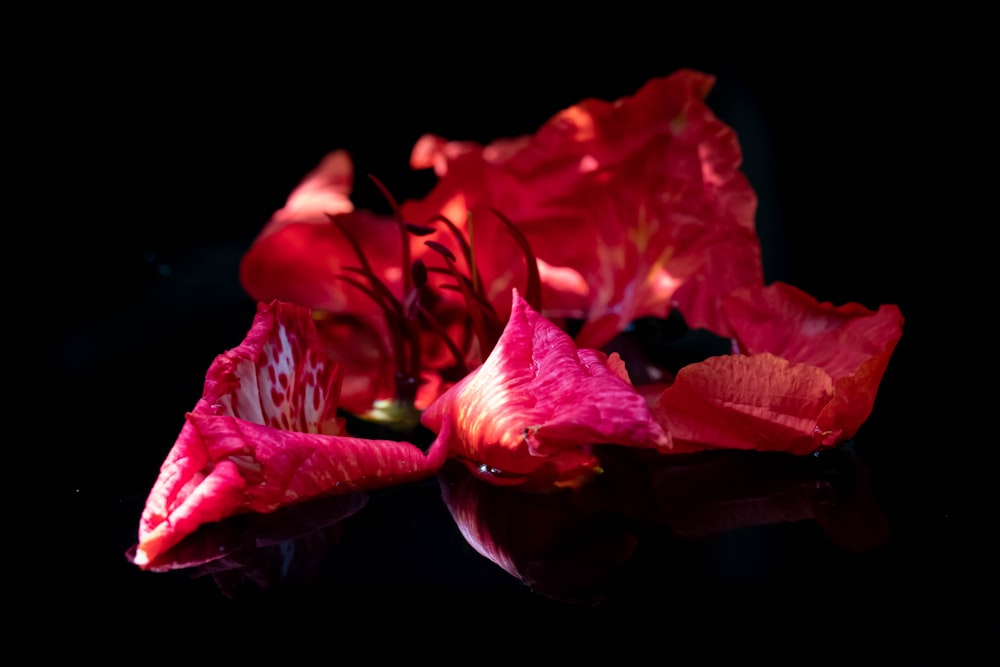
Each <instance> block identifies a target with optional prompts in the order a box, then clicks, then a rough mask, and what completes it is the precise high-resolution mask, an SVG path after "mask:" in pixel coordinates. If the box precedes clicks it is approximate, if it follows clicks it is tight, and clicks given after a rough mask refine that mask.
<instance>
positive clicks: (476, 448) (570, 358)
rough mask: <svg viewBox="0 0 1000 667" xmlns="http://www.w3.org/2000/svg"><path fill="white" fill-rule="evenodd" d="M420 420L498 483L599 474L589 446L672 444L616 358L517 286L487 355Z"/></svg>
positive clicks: (569, 480) (570, 480) (571, 480)
mask: <svg viewBox="0 0 1000 667" xmlns="http://www.w3.org/2000/svg"><path fill="white" fill-rule="evenodd" d="M421 420H422V422H423V424H424V425H425V426H427V427H428V428H429V429H431V430H432V431H434V432H435V433H438V434H439V441H440V440H441V439H447V440H449V449H450V455H451V456H453V457H456V458H459V459H461V460H462V461H463V462H465V463H466V464H467V465H468V466H469V468H470V470H472V472H474V473H476V474H477V475H478V476H480V477H483V478H485V479H487V480H489V481H491V482H492V483H495V484H529V485H535V484H539V485H547V484H550V483H554V484H556V485H557V486H570V485H575V484H578V483H580V482H582V481H585V480H586V479H588V478H589V477H590V476H591V475H592V474H593V473H594V472H595V471H598V470H599V466H600V462H599V461H598V459H597V457H596V456H594V454H593V451H592V446H593V445H594V444H599V443H607V444H615V445H625V446H632V447H655V448H658V449H661V450H666V449H668V448H669V446H670V442H669V438H668V436H667V435H666V434H665V433H664V432H663V430H662V429H661V428H660V426H659V425H658V424H657V423H656V422H655V421H654V420H653V418H652V415H651V414H650V412H649V408H648V407H647V405H646V401H645V399H643V397H642V396H640V395H639V394H638V393H636V391H635V389H633V387H632V383H631V382H630V381H629V379H628V373H627V372H626V371H625V365H624V364H623V363H622V361H621V359H620V358H619V357H618V355H617V354H613V355H611V356H607V355H605V354H604V353H602V352H599V351H597V350H590V349H577V347H576V345H575V344H574V343H573V340H572V338H570V336H569V335H568V334H566V333H565V332H564V331H562V330H560V329H559V328H558V327H557V326H556V325H554V324H553V323H551V322H549V321H548V320H546V319H545V318H544V317H542V316H541V315H539V314H538V313H537V312H536V311H534V310H533V309H532V308H531V307H530V306H529V305H528V304H527V303H526V302H525V301H524V299H522V298H521V296H520V295H519V294H518V292H517V290H516V289H515V290H514V291H513V301H512V307H511V315H510V319H509V321H508V322H507V326H506V328H505V329H504V331H503V334H502V335H501V337H500V340H499V342H498V343H497V345H496V347H495V348H494V349H493V351H492V353H490V356H489V357H488V358H487V359H486V361H485V362H484V363H483V365H482V366H480V367H479V368H477V369H476V370H474V371H473V372H472V373H470V374H469V375H468V376H466V377H465V378H464V379H462V380H461V381H460V382H458V383H457V384H455V385H454V386H453V387H452V388H451V389H449V390H448V391H447V392H446V393H445V394H444V395H442V396H441V398H439V399H438V400H437V401H435V402H434V403H433V404H432V405H431V406H430V407H429V408H428V409H427V410H426V411H425V412H424V414H423V416H422V418H421Z"/></svg>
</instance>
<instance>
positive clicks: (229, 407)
mask: <svg viewBox="0 0 1000 667" xmlns="http://www.w3.org/2000/svg"><path fill="white" fill-rule="evenodd" d="M340 381H341V371H340V369H339V367H338V366H337V365H336V364H334V363H331V362H330V361H329V360H328V358H327V357H326V354H325V352H324V351H323V349H322V347H321V346H320V343H319V339H318V337H317V334H316V331H315V329H314V327H313V324H312V319H311V318H310V315H309V311H308V310H307V309H305V308H301V307H299V306H294V305H292V304H285V303H281V302H273V303H271V304H269V305H265V304H261V305H260V306H259V307H258V312H257V316H256V317H255V319H254V322H253V326H252V327H251V329H250V331H249V333H248V334H247V336H246V338H245V339H244V341H243V343H242V344H241V345H239V346H238V347H236V348H234V349H232V350H230V351H229V352H226V353H225V354H222V355H220V356H218V357H217V358H216V359H215V361H214V362H213V363H212V365H211V367H210V368H209V369H208V374H207V377H206V379H205V388H204V392H203V396H202V398H201V399H200V400H199V401H198V403H197V405H196V406H195V408H194V410H192V411H191V412H190V413H188V415H187V420H186V422H185V424H184V427H183V428H182V429H181V433H180V435H179V436H178V438H177V441H176V443H175V444H174V446H173V448H172V449H171V450H170V453H169V454H168V455H167V458H166V460H165V461H164V462H163V465H162V467H161V468H160V474H159V477H158V478H157V480H156V482H155V484H154V485H153V488H152V490H151V491H150V494H149V497H148V498H147V500H146V505H145V508H144V509H143V513H142V517H141V519H140V523H139V545H138V548H137V551H136V556H135V559H134V562H135V563H136V564H137V565H139V566H140V567H144V566H146V565H148V564H149V563H151V562H152V561H153V560H154V559H155V558H156V557H157V556H158V555H159V554H161V553H163V552H164V551H166V550H167V549H169V548H170V547H171V546H173V545H175V544H177V543H178V542H179V541H180V540H181V539H183V538H184V537H186V536H187V535H190V534H191V533H192V532H194V530H195V529H196V528H198V527H199V526H200V525H202V524H206V523H210V522H214V521H218V520H220V519H223V518H226V517H228V516H231V515H234V514H238V513H241V512H270V511H273V510H275V509H277V508H278V507H281V506H285V505H289V504H291V503H295V502H297V501H300V500H304V499H307V498H313V497H317V496H322V495H327V494H339V493H350V492H354V491H359V490H369V489H374V488H378V487H382V486H387V485H391V484H397V483H404V482H407V481H410V480H415V479H419V478H423V477H426V476H429V475H431V474H433V473H434V472H435V471H436V470H437V468H439V467H440V466H441V464H442V463H443V462H444V459H445V455H446V450H445V449H444V447H443V445H442V444H436V445H433V446H432V448H431V450H430V451H429V452H428V453H427V454H424V452H422V451H421V450H420V449H419V448H418V447H416V446H414V445H412V444H409V443H406V442H397V441H392V440H364V439H361V438H352V437H348V436H347V435H345V434H344V433H343V423H342V421H341V420H340V419H338V417H337V412H336V411H337V394H338V391H339V388H340Z"/></svg>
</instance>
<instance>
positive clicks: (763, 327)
mask: <svg viewBox="0 0 1000 667" xmlns="http://www.w3.org/2000/svg"><path fill="white" fill-rule="evenodd" d="M724 311H725V313H726V314H727V317H728V318H729V322H730V326H731V327H732V330H733V331H734V332H735V333H736V337H737V339H736V340H737V345H738V347H739V349H740V350H741V351H743V352H745V354H739V355H734V356H722V357H711V358H709V359H706V360H705V361H703V362H700V363H697V364H692V365H689V366H686V367H684V368H682V369H681V370H680V371H679V372H678V373H677V378H676V380H675V382H674V383H673V385H672V386H671V387H669V388H668V389H667V390H665V391H664V392H663V393H662V395H661V396H660V397H659V399H658V400H657V402H656V405H655V409H654V413H655V415H656V418H657V420H658V421H659V422H660V423H661V424H662V425H663V426H664V428H666V429H667V430H668V431H669V432H670V433H671V435H672V436H673V438H674V442H675V445H676V449H675V451H694V450H699V449H710V448H736V449H759V450H773V451H786V452H791V453H794V454H808V453H810V452H813V451H815V450H816V449H819V448H822V447H829V446H832V445H836V444H838V443H840V442H843V441H845V440H848V439H850V438H852V437H854V435H855V434H856V433H857V431H858V429H859V428H860V427H861V425H862V424H863V423H864V421H865V420H866V419H867V418H868V416H869V415H870V414H871V411H872V407H873V405H874V402H875V396H876V393H877V391H878V386H879V384H880V382H881V380H882V377H883V375H884V373H885V370H886V368H887V366H888V363H889V359H890V357H891V356H892V352H893V350H894V349H895V347H896V344H897V342H898V341H899V339H900V337H901V335H902V326H903V317H902V314H901V313H900V311H899V308H898V307H897V306H895V305H883V306H880V307H879V309H878V310H877V311H872V310H869V309H868V308H865V307H864V306H862V305H860V304H856V303H849V304H845V305H842V306H837V307H835V306H833V305H832V304H830V303H820V302H819V301H817V300H816V299H815V298H814V297H812V296H810V295H809V294H806V293H805V292H803V291H802V290H799V289H797V288H795V287H792V286H790V285H786V284H783V283H775V284H773V285H770V286H768V287H766V288H760V289H745V290H738V291H737V292H735V293H734V294H733V295H732V296H731V297H730V298H728V299H727V300H726V301H725V303H724Z"/></svg>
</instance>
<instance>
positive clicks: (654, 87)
mask: <svg viewBox="0 0 1000 667" xmlns="http://www.w3.org/2000/svg"><path fill="white" fill-rule="evenodd" d="M713 83H714V79H713V78H712V77H710V76H707V75H704V74H701V73H699V72H694V71H691V70H681V71H679V72H676V73H674V74H673V75H671V76H668V77H665V78H660V79H653V80H651V81H649V82H648V83H647V84H646V85H645V86H643V88H642V89H640V90H639V91H638V92H637V93H636V94H635V95H633V96H631V97H623V98H622V99H620V100H617V101H616V102H614V103H609V102H604V101H600V100H594V99H588V100H584V101H582V102H580V103H579V104H577V105H574V106H572V107H570V108H568V109H565V110H563V111H561V112H559V113H558V114H556V115H555V116H553V117H552V118H551V119H550V120H549V121H547V122H546V123H545V124H544V125H543V126H542V127H541V128H540V129H539V130H538V132H537V133H535V134H534V135H533V136H529V137H520V138H517V139H504V140H499V141H496V142H493V143H491V144H490V145H488V146H486V147H484V148H479V149H478V150H477V148H476V147H475V146H474V145H472V144H468V143H456V142H444V141H443V140H442V139H440V138H437V137H424V138H423V139H421V141H420V142H418V145H417V146H416V147H415V148H414V154H413V157H412V164H413V165H414V166H418V167H423V166H431V165H433V166H434V168H435V171H436V173H437V174H438V176H439V177H440V178H441V180H440V182H439V183H438V185H437V186H436V187H435V188H434V190H433V191H432V192H431V193H430V195H428V197H427V198H426V199H424V200H423V201H421V202H410V203H408V205H407V206H406V207H405V210H406V211H407V215H408V216H411V217H413V218H414V219H415V220H416V221H417V222H420V221H422V220H427V219H430V218H431V217H433V216H434V215H435V214H438V213H443V214H444V215H446V216H448V217H449V218H451V219H452V220H453V221H455V222H463V221H464V220H465V216H466V211H467V210H471V211H472V214H473V218H474V219H475V220H477V221H482V220H489V214H488V213H487V212H486V211H487V209H488V208H491V207H492V208H495V209H498V210H500V211H502V212H503V213H504V215H506V216H507V217H508V218H510V219H511V220H512V221H513V222H514V223H515V224H517V225H518V226H519V228H520V229H521V230H522V231H523V232H524V234H525V235H526V236H527V238H528V240H529V242H530V243H531V245H532V248H533V250H534V252H535V254H536V256H537V257H538V258H539V259H540V260H542V262H544V265H543V266H544V269H543V271H542V278H543V283H544V287H545V289H544V296H543V301H542V303H543V311H542V312H543V314H545V315H546V316H549V317H578V318H584V319H586V320H587V321H588V322H596V323H598V324H596V325H595V326H594V327H593V328H592V327H591V326H586V327H585V328H584V330H583V331H581V332H580V334H579V336H578V337H577V342H578V344H580V345H581V346H585V347H599V346H601V345H603V344H604V343H606V342H607V341H608V340H609V339H610V338H611V337H612V336H613V335H614V334H615V333H617V332H618V331H619V330H621V329H622V328H624V327H625V326H626V325H627V324H628V323H629V322H631V321H632V320H634V319H636V318H638V317H643V316H647V315H651V316H658V317H662V316H664V315H666V314H667V312H668V311H669V310H670V309H671V308H674V307H677V308H680V310H681V312H682V313H683V314H684V317H685V319H686V321H687V322H688V324H689V325H690V326H692V327H704V328H707V329H710V330H712V331H715V332H716V333H720V334H728V331H726V329H725V321H724V319H723V318H722V317H721V312H720V311H719V310H718V308H717V303H718V301H719V300H720V299H721V298H722V297H724V296H725V295H727V294H729V293H730V292H731V291H732V290H733V289H735V288H737V287H741V286H744V285H760V284H761V283H762V280H763V272H762V266H761V257H760V246H759V241H758V239H757V235H756V232H755V229H754V213H755V210H756V203H757V200H756V195H755V194H754V192H753V190H752V188H751V187H750V185H749V183H748V181H747V179H746V178H745V176H744V175H743V174H742V173H741V172H740V170H739V168H740V164H741V160H742V155H741V152H740V148H739V145H738V142H737V140H736V135H735V133H734V132H733V131H732V129H731V128H729V127H727V126H726V125H725V124H723V123H722V122H721V121H719V120H718V119H717V118H716V117H715V116H714V115H713V114H712V112H711V111H710V109H709V108H708V107H707V106H706V105H705V104H704V99H705V97H706V95H707V94H708V92H709V90H710V89H711V87H712V84H713ZM494 227H495V226H494V225H491V224H482V223H477V225H476V244H477V247H479V248H486V249H488V250H489V254H488V255H487V254H485V253H482V254H480V255H479V256H478V260H477V261H478V262H479V264H480V268H481V270H482V273H483V275H484V276H485V277H486V279H487V282H489V283H490V284H491V285H492V290H493V291H492V292H491V294H490V296H491V297H492V298H494V299H495V300H497V302H496V303H495V305H496V306H497V307H498V310H501V309H500V306H501V305H502V306H506V304H505V303H502V302H503V301H505V300H506V297H507V295H508V294H509V291H510V289H511V288H512V287H521V286H523V285H524V282H523V281H524V278H523V271H522V269H521V268H520V267H522V266H523V261H522V259H521V256H520V254H519V253H518V251H517V248H516V247H513V245H512V244H511V243H510V242H509V241H508V240H506V239H503V238H500V237H497V238H496V239H495V240H494V239H493V237H492V235H493V234H494V233H495V231H494V229H493V228H494ZM581 289H583V290H585V293H581ZM501 312H502V311H501Z"/></svg>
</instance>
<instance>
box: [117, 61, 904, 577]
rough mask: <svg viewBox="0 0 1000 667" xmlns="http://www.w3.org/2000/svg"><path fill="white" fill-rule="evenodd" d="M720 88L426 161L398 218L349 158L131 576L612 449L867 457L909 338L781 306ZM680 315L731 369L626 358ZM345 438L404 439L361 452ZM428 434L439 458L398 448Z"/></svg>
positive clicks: (278, 225) (191, 433) (359, 444)
mask: <svg viewBox="0 0 1000 667" xmlns="http://www.w3.org/2000/svg"><path fill="white" fill-rule="evenodd" d="M713 84H714V78H713V77H711V76H709V75H706V74H703V73H700V72H696V71H693V70H680V71H677V72H675V73H673V74H671V75H669V76H666V77H662V78H656V79H652V80H650V81H649V82H648V83H647V84H646V85H644V86H643V87H642V88H641V89H640V90H639V91H637V92H636V93H635V94H634V95H631V96H627V97H622V98H620V99H618V100H616V101H614V102H605V101H601V100H596V99H586V100H583V101H581V102H580V103H578V104H576V105H573V106H571V107H569V108H567V109H564V110H562V111H560V112H558V113H556V114H555V115H553V116H552V117H551V118H549V120H547V121H546V122H545V123H543V124H542V126H541V127H540V128H539V129H538V130H537V131H536V132H535V133H533V134H530V135H524V136H520V137H513V138H503V139H497V140H495V141H493V142H490V143H488V144H486V145H479V144H476V143H472V142H464V141H449V140H446V139H444V138H442V137H439V136H436V135H430V134H428V135H425V136H423V137H422V138H420V139H419V141H418V142H417V143H416V145H415V146H414V147H413V150H412V153H411V158H410V162H411V166H412V167H413V168H415V169H428V168H432V169H433V170H434V173H435V174H436V176H437V179H438V180H437V182H436V183H435V185H434V186H433V187H432V188H431V189H430V191H429V192H428V194H427V195H426V196H425V197H423V198H420V199H414V200H408V201H403V202H401V203H397V202H396V201H395V200H394V199H393V198H392V196H391V194H389V193H388V192H387V190H386V189H385V188H384V186H383V188H382V189H383V194H385V195H386V197H387V198H388V199H389V203H390V204H391V206H392V209H393V215H391V216H384V215H377V214H375V213H372V212H369V211H363V210H358V209H356V208H355V207H354V205H353V204H352V202H351V199H350V196H351V190H352V187H353V179H354V173H353V164H352V161H351V158H350V156H349V155H348V154H347V153H346V152H344V151H334V152H332V153H330V154H329V155H327V156H326V157H325V158H324V159H323V160H322V162H321V163H320V164H319V165H318V166H317V167H316V169H315V170H314V171H312V172H311V173H309V174H307V175H306V177H305V178H304V179H303V181H302V182H301V183H300V185H299V186H298V187H297V188H296V189H295V190H294V191H293V192H292V193H291V194H290V196H289V198H288V200H287V202H286V204H285V206H284V207H283V208H281V209H280V210H278V211H276V212H275V213H274V214H273V215H272V217H271V219H270V220H269V221H268V223H267V224H266V225H265V227H264V228H263V229H262V231H261V233H260V234H259V235H258V237H257V238H256V239H255V240H254V242H253V244H252V245H251V247H250V248H249V249H248V251H247V253H246V255H245V256H244V258H243V261H242V263H241V266H240V280H241V282H242V284H243V286H244V288H245V290H246V292H247V293H248V294H249V295H250V296H251V297H252V298H253V299H255V300H256V301H257V302H258V303H259V306H258V311H257V314H256V317H255V318H254V321H253V323H252V325H251V327H250V330H249V332H248V333H247V336H246V338H245V339H244V341H243V342H242V343H241V344H240V345H238V346H237V347H235V348H233V349H232V350H230V351H228V352H226V353H224V354H222V355H220V356H219V357H217V358H216V359H215V361H214V362H213V363H212V365H211V367H210V368H209V369H208V372H207V374H206V379H205V385H204V391H203V395H202V397H201V399H200V400H198V401H197V404H196V405H195V407H194V408H193V409H192V410H191V411H190V412H189V413H188V414H187V415H186V419H185V423H184V425H183V428H182V429H181V432H180V434H179V436H178V438H177V440H176V442H175V443H174V445H173V448H172V449H171V450H170V452H169V454H168V455H167V457H166V459H165V461H164V462H163V465H162V467H161V470H160V473H159V476H158V478H157V479H156V482H155V484H154V486H153V488H152V490H151V492H150V494H149V497H148V499H147V502H146V505H145V508H144V510H143V513H142V517H141V519H140V525H139V543H138V546H137V549H136V552H135V556H134V562H135V563H136V564H138V565H139V566H140V567H147V566H149V565H150V563H152V562H153V561H154V560H155V559H156V558H157V557H158V556H161V555H162V554H164V553H165V552H166V551H168V550H169V549H170V548H171V547H173V546H175V545H177V544H178V543H179V542H180V541H182V540H183V539H184V538H185V537H187V536H189V535H191V534H192V533H193V532H194V531H195V530H197V529H198V528H199V527H200V526H203V525H205V524H207V523H212V522H217V521H219V520H221V519H223V518H226V517H229V516H232V515H234V514H239V513H244V512H257V513H267V512H272V511H274V510H276V509H278V508H280V507H284V506H287V505H291V504H294V503H297V502H299V501H301V500H304V499H307V498H313V497H317V496H325V495H331V494H342V493H351V492H354V491H359V490H369V489H375V488H379V487H383V486H387V485H391V484H401V483H406V482H410V481H415V480H419V479H422V478H425V477H428V476H430V475H433V474H435V473H436V472H437V471H438V470H439V469H440V468H441V467H442V466H443V465H444V462H445V461H446V460H447V459H449V458H451V459H455V460H457V461H460V462H462V463H464V464H465V466H466V467H467V468H468V469H469V470H470V471H471V472H472V473H473V474H474V475H475V476H477V477H478V478H480V479H481V480H483V481H486V482H488V483H489V484H492V485H508V486H518V487H520V488H524V489H536V490H537V489H546V490H551V489H552V488H554V487H555V488H560V487H571V488H576V487H579V486H580V485H582V484H584V483H586V482H588V481H590V480H591V479H592V478H593V477H594V476H595V475H597V474H600V473H601V472H602V465H601V459H600V456H599V452H600V451H603V450H604V449H605V448H604V447H602V446H605V445H610V446H613V447H621V448H633V449H636V450H638V449H646V450H649V451H650V452H652V453H654V454H666V453H677V452H681V453H683V452H694V451H699V450H706V449H745V450H762V451H778V452H786V453H791V454H796V455H804V454H808V453H811V452H815V451H816V450H818V449H822V448H827V447H833V446H835V445H838V444H840V443H843V442H844V441H846V440H848V439H850V438H852V437H854V435H855V434H856V433H857V431H858V430H859V428H860V427H861V425H862V424H863V423H864V422H865V420H866V419H867V418H868V417H869V415H870V413H871V411H872V408H873V405H874V402H875V397H876V394H877V391H878V387H879V385H880V383H881V380H882V378H883V376H884V374H885V372H886V370H887V368H888V365H889V361H890V358H891V356H892V353H893V351H894V349H895V346H896V344H897V342H898V341H899V339H900V337H901V335H902V327H903V322H904V320H903V317H902V314H901V312H900V309H899V308H898V307H897V306H895V305H882V306H879V307H878V308H877V309H876V310H871V309H868V308H866V307H864V306H861V305H860V304H857V303H848V304H844V305H839V306H835V305H833V304H830V303H824V302H820V301H818V300H817V299H816V298H814V297H813V296H811V295H809V294H807V293H805V292H803V291H802V290H800V289H798V288H796V287H794V286H791V285H787V284H784V283H775V284H772V285H768V286H765V285H764V283H763V269H762V264H761V251H760V242H759V239H758V237H757V234H756V231H755V227H754V216H755V212H756V205H757V199H756V195H755V193H754V191H753V189H752V188H751V187H750V184H749V183H748V181H747V179H746V177H745V176H744V175H743V173H742V172H741V170H740V167H741V161H742V154H741V150H740V146H739V143H738V141H737V137H736V135H735V133H734V132H733V130H732V129H731V128H729V127H728V126H726V125H725V124H724V123H722V122H721V121H720V120H719V119H718V118H717V117H716V116H715V115H714V114H713V113H712V111H711V110H710V109H709V107H708V106H707V105H706V98H707V97H708V95H709V93H710V91H711V89H712V86H713ZM376 183H377V182H376ZM377 184H378V185H380V186H381V184H380V183H377ZM522 294H525V295H526V298H523V297H522V296H521V295H522ZM677 315H679V316H680V317H681V318H682V320H683V322H684V325H685V326H686V327H688V328H689V330H702V331H705V332H711V334H714V335H717V336H718V337H720V338H721V339H724V340H723V342H724V343H725V342H726V341H729V343H731V351H730V353H728V354H712V355H711V356H708V357H707V358H703V359H699V360H696V361H694V362H692V363H688V364H687V365H685V366H683V367H682V368H679V369H673V368H666V367H656V363H655V361H650V360H649V359H648V358H643V357H642V355H640V356H639V357H638V358H640V360H641V363H642V367H641V368H634V367H633V368H630V367H629V366H628V365H627V364H629V363H633V366H634V362H633V361H632V360H631V358H630V357H628V356H625V357H624V358H623V357H622V356H620V355H619V353H618V352H616V351H614V350H615V349H617V348H616V345H617V344H618V342H619V341H620V340H621V338H622V336H623V335H625V334H627V333H628V332H629V330H631V329H633V328H634V325H635V323H636V322H637V321H638V320H640V319H643V318H657V319H663V318H666V317H668V316H677ZM632 378H639V384H638V386H636V385H634V384H633V379H632ZM647 381H648V382H647ZM346 415H354V416H360V417H362V418H364V419H376V418H377V419H380V420H383V421H385V420H390V421H395V422H397V423H396V424H395V426H396V427H397V428H398V432H399V433H400V438H399V439H368V438H360V437H355V436H352V435H349V434H348V433H346V432H345V423H346V421H345V416H346ZM417 425H419V426H420V427H421V428H422V429H424V431H425V432H427V431H429V433H430V436H429V437H428V439H431V438H433V442H432V443H430V444H429V446H428V447H426V451H425V448H424V447H420V446H417V445H415V444H412V443H411V442H406V441H405V439H406V438H407V437H408V436H409V435H412V434H414V433H415V432H416V431H417V428H416V426H417Z"/></svg>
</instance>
